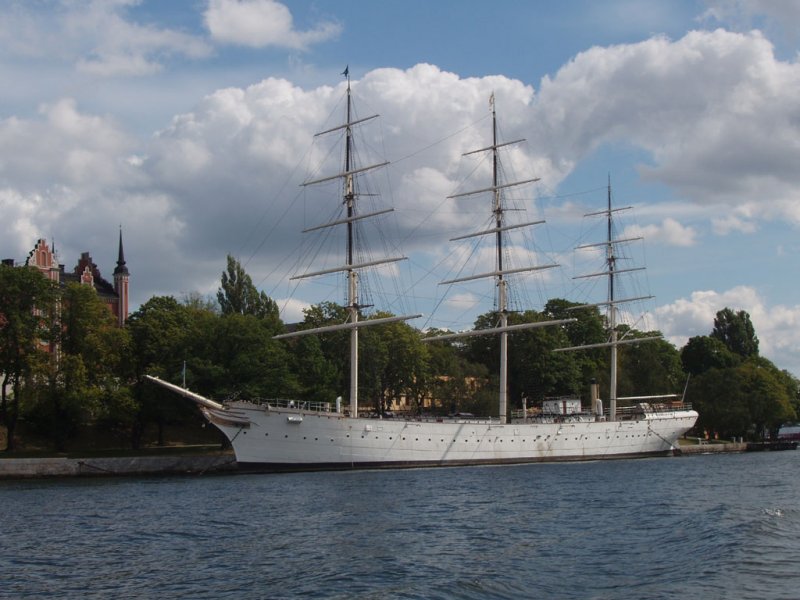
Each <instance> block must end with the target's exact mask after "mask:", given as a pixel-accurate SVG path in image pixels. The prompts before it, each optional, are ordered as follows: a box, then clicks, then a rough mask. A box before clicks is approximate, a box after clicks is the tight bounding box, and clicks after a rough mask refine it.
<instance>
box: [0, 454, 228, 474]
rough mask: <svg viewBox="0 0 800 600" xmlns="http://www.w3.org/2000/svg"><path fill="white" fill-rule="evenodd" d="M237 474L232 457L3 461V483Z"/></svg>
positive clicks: (1, 466)
mask: <svg viewBox="0 0 800 600" xmlns="http://www.w3.org/2000/svg"><path fill="white" fill-rule="evenodd" d="M235 470H236V458H235V457H234V455H233V453H225V454H217V455H194V456H129V457H101V458H62V457H54V458H0V479H27V478H37V477H111V476H118V475H184V474H203V473H223V472H227V471H235Z"/></svg>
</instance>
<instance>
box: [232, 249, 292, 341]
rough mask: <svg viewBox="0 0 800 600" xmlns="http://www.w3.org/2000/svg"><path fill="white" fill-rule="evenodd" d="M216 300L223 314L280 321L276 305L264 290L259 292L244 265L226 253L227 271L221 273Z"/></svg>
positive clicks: (277, 323) (277, 322)
mask: <svg viewBox="0 0 800 600" xmlns="http://www.w3.org/2000/svg"><path fill="white" fill-rule="evenodd" d="M217 301H218V302H219V305H220V308H221V309H222V314H223V315H230V314H240V315H253V316H256V317H258V318H260V319H268V320H270V321H272V322H274V324H275V325H276V326H278V325H279V323H280V318H279V311H278V305H277V304H276V303H275V301H274V300H272V299H271V298H270V297H269V296H267V295H266V294H265V293H264V292H259V291H258V290H257V289H256V287H255V285H253V280H252V279H251V278H250V275H248V274H247V273H246V272H245V270H244V267H242V265H241V264H239V261H237V260H236V259H235V258H233V257H232V256H231V255H230V254H229V255H228V269H227V272H223V273H222V280H221V287H220V288H219V291H217Z"/></svg>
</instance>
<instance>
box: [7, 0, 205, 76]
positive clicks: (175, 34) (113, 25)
mask: <svg viewBox="0 0 800 600" xmlns="http://www.w3.org/2000/svg"><path fill="white" fill-rule="evenodd" d="M137 4H139V0H113V1H108V0H71V1H68V2H56V1H53V0H50V1H45V2H43V3H25V4H23V3H15V4H12V5H11V7H8V9H7V10H6V8H4V14H3V19H2V21H0V43H2V45H3V48H4V49H5V50H6V51H7V52H10V53H12V54H14V55H17V56H23V57H27V58H38V59H47V60H49V61H56V62H62V61H63V62H71V63H72V64H73V65H74V66H75V68H76V69H77V70H78V71H81V72H85V73H88V74H92V75H96V76H100V77H108V76H140V75H149V74H152V73H156V72H158V71H160V70H161V69H162V68H163V67H164V61H165V59H167V58H168V57H170V56H174V55H179V56H185V57H187V58H191V59H198V58H205V57H207V56H209V55H210V54H211V53H212V47H211V46H210V45H209V44H208V43H207V42H206V41H205V40H203V39H202V38H200V37H197V36H193V35H190V34H187V33H184V32H181V31H176V30H172V29H168V28H163V27H156V26H154V25H142V24H138V23H135V22H133V21H131V20H130V18H129V15H128V12H127V11H128V9H129V8H130V7H132V6H135V5H137Z"/></svg>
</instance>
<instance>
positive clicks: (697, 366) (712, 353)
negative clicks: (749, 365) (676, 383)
mask: <svg viewBox="0 0 800 600" xmlns="http://www.w3.org/2000/svg"><path fill="white" fill-rule="evenodd" d="M739 362H741V357H739V356H737V355H736V354H734V353H733V352H731V351H730V350H728V347H727V346H726V345H725V343H724V342H722V341H721V340H720V339H718V338H716V337H712V336H710V335H700V336H695V337H693V338H689V341H688V342H687V343H686V345H685V346H684V347H683V349H682V350H681V364H682V365H683V368H684V370H685V371H686V372H687V373H689V374H691V375H700V374H701V373H705V372H706V371H708V370H709V369H727V368H729V367H734V366H736V365H737V364H739Z"/></svg>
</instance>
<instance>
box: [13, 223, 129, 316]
mask: <svg viewBox="0 0 800 600" xmlns="http://www.w3.org/2000/svg"><path fill="white" fill-rule="evenodd" d="M3 262H5V263H7V264H13V260H6V261H3ZM25 265H26V266H29V267H36V268H37V269H39V271H41V272H42V274H43V275H44V276H45V277H47V278H48V279H50V280H52V281H56V282H58V283H59V284H60V285H66V284H68V283H81V284H83V285H91V286H92V287H93V288H94V289H95V291H96V292H97V295H98V296H99V297H100V299H101V300H102V301H103V302H104V303H105V305H106V306H108V308H109V310H110V311H111V313H112V314H113V315H114V316H115V317H116V319H117V324H118V325H119V326H120V327H122V325H124V324H125V321H126V320H127V319H128V310H129V303H128V295H129V289H128V279H129V276H130V273H129V272H128V267H127V266H125V253H124V252H123V249H122V231H120V232H119V253H118V257H117V266H116V268H115V269H114V283H113V284H112V283H110V282H109V281H107V280H106V279H104V278H103V276H102V275H101V274H100V270H99V269H98V268H97V265H96V264H95V263H94V262H93V261H92V257H91V255H90V254H89V253H88V252H83V253H82V254H81V257H80V259H79V260H78V264H77V265H76V266H75V268H74V269H72V271H67V270H66V269H65V268H64V265H63V264H59V262H58V257H57V255H56V252H55V250H54V249H53V248H51V247H50V245H49V244H48V243H47V240H45V239H40V240H39V241H38V242H36V246H34V248H33V250H31V251H30V252H29V253H28V258H27V259H25Z"/></svg>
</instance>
